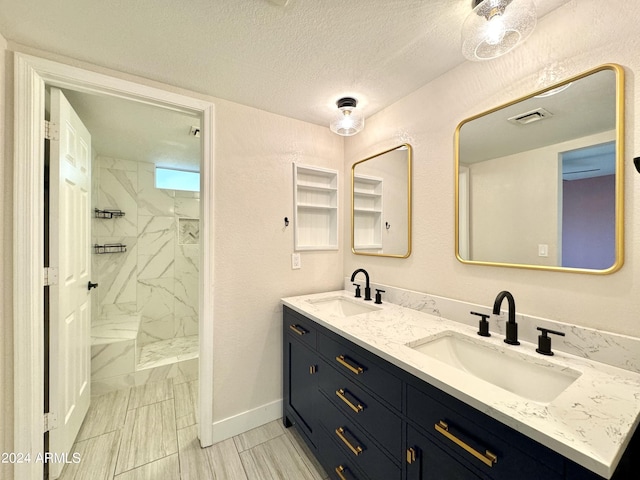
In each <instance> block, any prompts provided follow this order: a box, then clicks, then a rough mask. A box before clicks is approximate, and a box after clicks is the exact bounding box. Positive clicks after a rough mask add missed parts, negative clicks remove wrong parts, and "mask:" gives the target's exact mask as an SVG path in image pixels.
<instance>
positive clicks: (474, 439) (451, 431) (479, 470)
mask: <svg viewBox="0 0 640 480" xmlns="http://www.w3.org/2000/svg"><path fill="white" fill-rule="evenodd" d="M409 383H410V384H409V385H408V386H407V417H408V419H409V423H410V426H411V427H413V429H414V430H415V431H419V432H422V433H423V436H424V440H423V444H422V445H417V447H418V448H419V449H420V451H421V452H422V457H423V458H422V462H423V463H424V462H425V461H426V462H427V463H428V464H427V465H421V466H420V468H421V469H422V470H423V471H425V472H430V469H439V468H443V465H438V466H435V465H434V464H433V462H431V460H424V458H425V457H428V458H431V457H433V454H432V453H431V452H430V451H428V450H429V447H426V446H425V445H426V444H427V443H426V442H429V443H430V444H431V448H433V449H434V450H438V451H440V452H443V453H446V455H443V456H442V460H441V461H443V462H445V463H446V464H451V465H449V467H448V468H450V469H451V471H452V472H457V471H458V470H460V467H464V469H466V470H468V471H469V472H472V473H473V476H472V474H471V473H470V474H469V476H470V478H483V479H485V478H486V479H492V480H513V479H516V478H517V479H518V480H539V479H545V480H562V479H563V478H564V459H563V457H561V456H560V455H558V454H556V453H555V452H553V451H551V450H550V449H548V448H546V447H544V446H543V445H541V444H539V443H537V442H535V441H533V440H531V439H529V438H528V437H526V436H524V435H522V434H520V433H518V432H516V431H515V430H513V429H511V428H510V427H507V426H506V425H504V424H502V423H500V422H498V421H496V420H494V419H492V418H490V417H488V416H487V415H485V414H483V413H481V412H479V411H478V410H476V409H474V408H472V407H470V406H468V405H466V404H465V403H463V402H461V401H459V400H457V399H455V398H453V397H451V396H450V395H448V394H446V393H444V392H442V391H441V390H439V389H436V388H434V387H432V386H430V385H429V384H427V383H425V382H420V381H417V379H416V381H410V382H409ZM412 447H413V443H412V442H411V439H409V440H408V443H407V448H408V450H407V452H408V453H407V462H408V463H409V459H410V457H411V452H410V449H411V448H412ZM414 448H415V447H414ZM452 463H456V464H457V465H453V464H452ZM411 470H412V469H411V465H410V464H409V466H408V467H407V471H411ZM461 471H462V470H461ZM429 474H430V475H434V473H432V472H430V473H429ZM455 475H457V473H456V474H451V476H449V474H446V475H444V476H439V475H435V476H434V477H433V478H439V479H441V480H449V479H457V478H458V477H457V476H455ZM408 478H409V479H411V477H408ZM416 478H423V477H419V476H418V477H416ZM424 478H430V477H424ZM411 480H412V479H411Z"/></svg>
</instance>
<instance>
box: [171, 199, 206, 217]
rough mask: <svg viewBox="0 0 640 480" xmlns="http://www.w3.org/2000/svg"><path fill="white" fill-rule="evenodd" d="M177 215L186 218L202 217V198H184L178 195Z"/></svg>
mask: <svg viewBox="0 0 640 480" xmlns="http://www.w3.org/2000/svg"><path fill="white" fill-rule="evenodd" d="M175 200H176V204H175V205H176V207H175V208H176V216H177V217H184V218H200V199H199V198H182V197H178V196H177V195H176V199H175Z"/></svg>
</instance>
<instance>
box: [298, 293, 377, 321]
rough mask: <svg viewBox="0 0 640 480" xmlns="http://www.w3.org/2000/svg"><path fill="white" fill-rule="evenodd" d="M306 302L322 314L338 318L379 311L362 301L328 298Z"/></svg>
mask: <svg viewBox="0 0 640 480" xmlns="http://www.w3.org/2000/svg"><path fill="white" fill-rule="evenodd" d="M307 301H308V302H309V303H310V304H312V305H314V306H315V307H317V308H318V309H319V310H321V311H322V313H326V314H328V315H336V316H338V317H351V316H353V315H360V314H361V313H369V312H373V311H376V310H380V309H379V308H378V307H375V306H373V305H370V304H368V303H364V300H355V299H354V300H351V299H350V298H346V297H330V298H321V299H317V300H307Z"/></svg>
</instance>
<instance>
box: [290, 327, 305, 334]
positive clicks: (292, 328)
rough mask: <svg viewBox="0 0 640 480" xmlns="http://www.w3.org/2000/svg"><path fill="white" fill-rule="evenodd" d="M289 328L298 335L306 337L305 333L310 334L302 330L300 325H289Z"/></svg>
mask: <svg viewBox="0 0 640 480" xmlns="http://www.w3.org/2000/svg"><path fill="white" fill-rule="evenodd" d="M289 328H290V329H291V330H293V331H294V332H296V333H297V334H298V335H304V334H305V333H308V332H307V331H306V330H305V329H304V328H302V327H301V326H299V325H289Z"/></svg>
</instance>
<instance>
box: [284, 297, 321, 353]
mask: <svg viewBox="0 0 640 480" xmlns="http://www.w3.org/2000/svg"><path fill="white" fill-rule="evenodd" d="M283 314H284V316H283V319H284V329H285V331H286V332H287V333H290V334H291V335H292V336H293V337H294V338H297V339H298V340H300V341H301V342H302V343H304V344H306V345H308V346H309V347H311V348H313V349H315V348H316V339H317V328H316V323H315V322H314V321H313V320H309V319H308V318H307V317H305V316H304V315H300V314H299V313H298V312H296V311H295V310H292V309H290V308H289V307H287V306H286V305H285V306H284V307H283Z"/></svg>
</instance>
